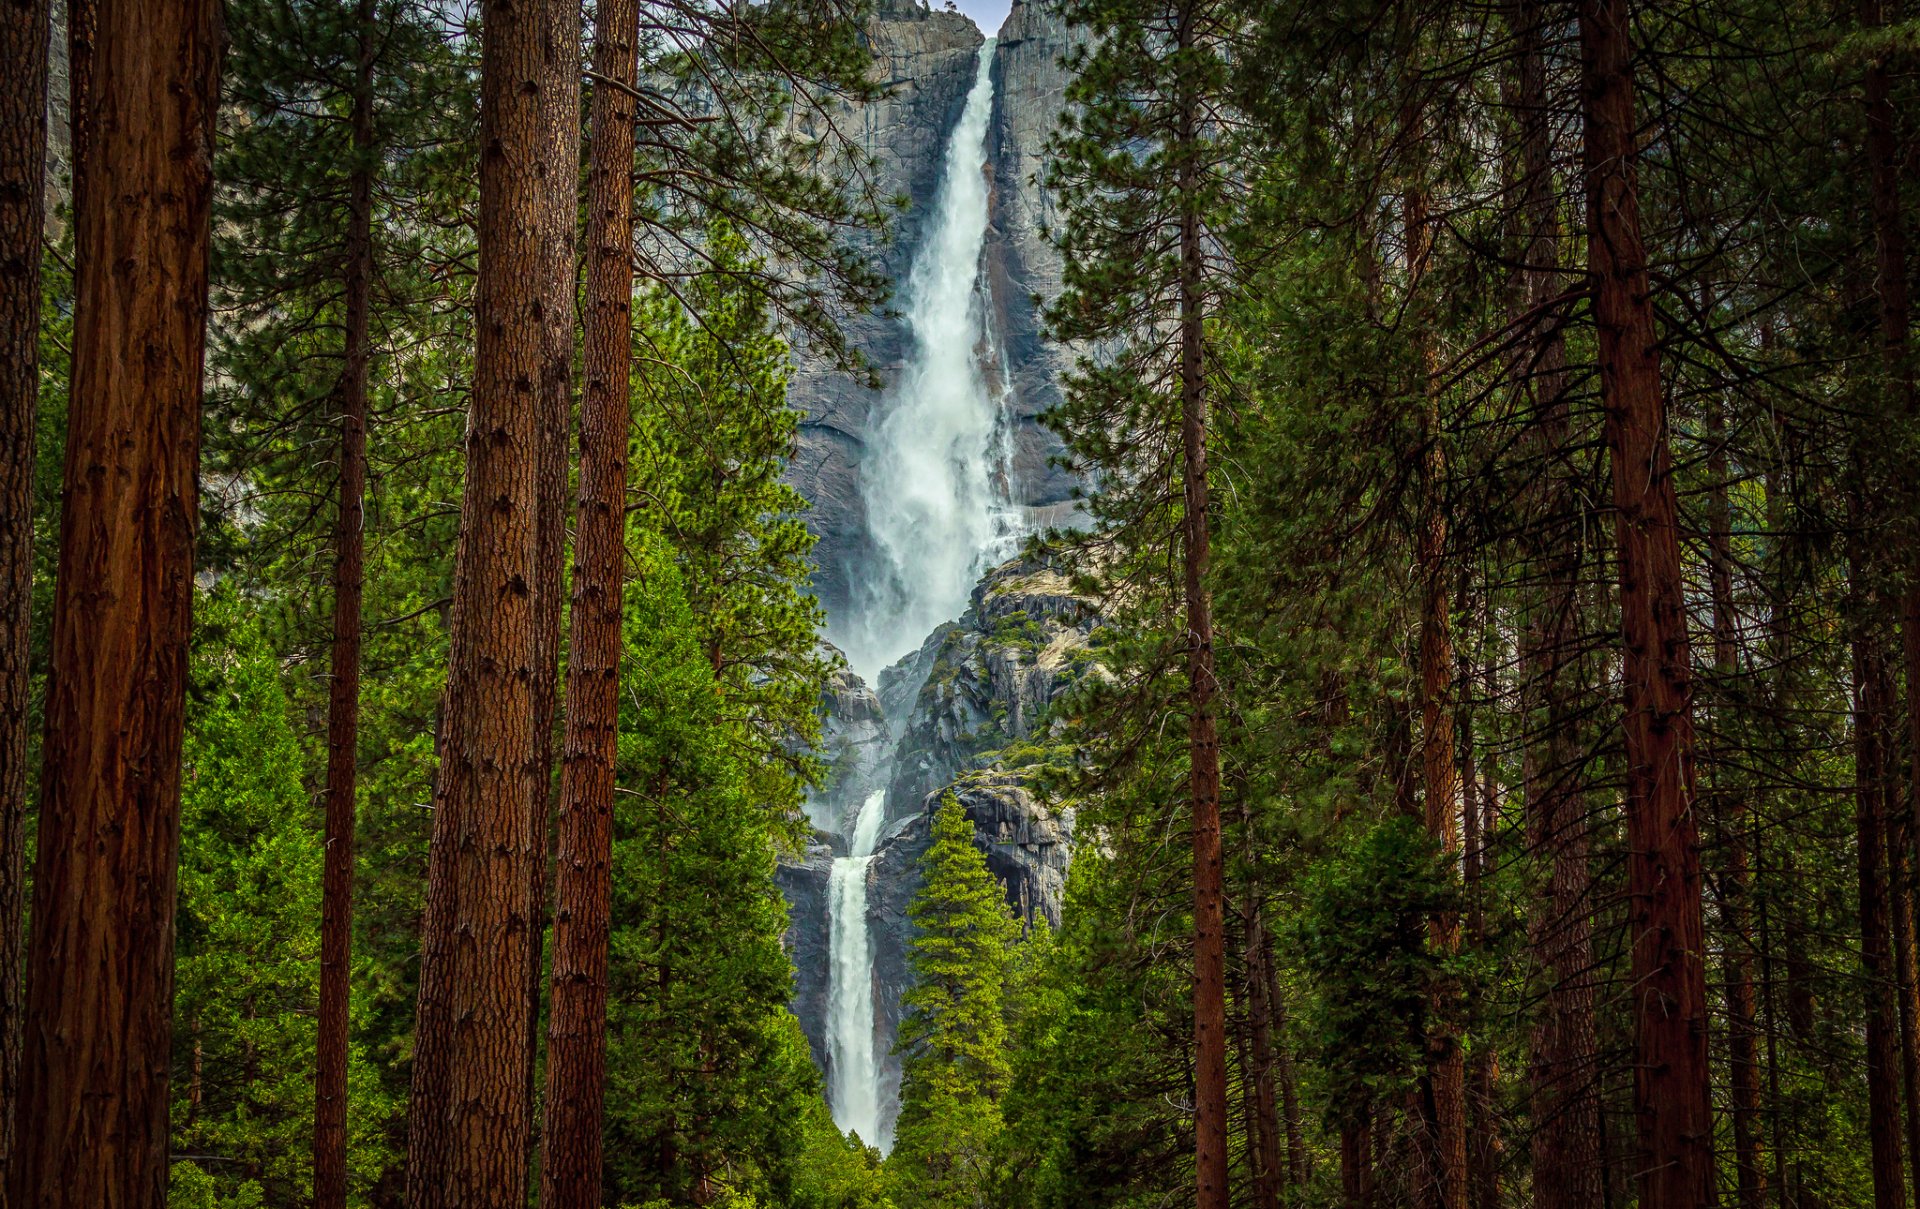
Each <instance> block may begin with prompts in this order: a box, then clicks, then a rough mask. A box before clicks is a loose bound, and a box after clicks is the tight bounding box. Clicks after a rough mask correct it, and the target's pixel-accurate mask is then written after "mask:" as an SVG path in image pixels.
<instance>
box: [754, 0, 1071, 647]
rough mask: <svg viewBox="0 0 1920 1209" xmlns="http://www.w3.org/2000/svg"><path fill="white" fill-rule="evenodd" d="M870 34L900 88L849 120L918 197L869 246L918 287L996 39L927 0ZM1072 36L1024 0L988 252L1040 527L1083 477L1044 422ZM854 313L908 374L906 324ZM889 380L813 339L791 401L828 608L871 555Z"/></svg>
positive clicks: (878, 23) (1022, 476) (1017, 7)
mask: <svg viewBox="0 0 1920 1209" xmlns="http://www.w3.org/2000/svg"><path fill="white" fill-rule="evenodd" d="M867 37H868V41H869V43H870V44H871V46H872V47H873V50H874V52H875V54H876V56H877V62H876V64H875V68H874V71H875V78H876V79H877V80H879V81H881V82H882V83H884V84H886V85H887V93H886V95H885V96H884V97H882V98H881V99H879V100H877V101H873V102H870V103H867V104H863V105H857V106H850V107H849V111H848V112H847V113H845V114H843V115H842V116H841V118H840V127H841V130H842V131H843V132H844V133H845V134H846V135H847V136H848V137H850V138H852V139H853V140H854V141H855V142H856V143H858V145H859V146H860V147H861V149H862V150H864V151H865V152H866V153H867V154H868V155H870V156H871V157H872V158H873V160H874V164H875V169H874V181H875V185H876V188H877V189H878V191H879V192H880V193H881V194H882V195H884V196H898V197H903V198H905V199H906V208H905V209H904V210H903V211H902V212H901V213H899V214H898V215H897V217H896V219H895V221H894V222H893V223H892V224H891V228H892V229H891V232H890V235H891V239H890V240H888V241H886V242H884V243H883V242H881V241H879V240H874V241H872V242H871V243H870V245H869V251H870V252H871V254H872V255H873V256H874V257H875V258H876V260H877V262H878V263H879V264H880V266H881V267H882V268H883V269H884V271H885V272H886V273H887V274H888V276H889V277H890V278H891V279H892V280H894V281H896V282H904V281H905V280H906V277H907V273H908V270H909V268H910V266H911V264H912V260H913V256H914V253H915V251H916V250H917V249H918V248H919V246H920V240H921V236H922V235H923V233H924V228H925V225H926V223H927V220H928V219H929V217H930V216H931V213H932V209H933V204H934V200H935V195H936V193H937V191H938V189H939V184H940V174H941V168H942V161H943V156H944V153H945V150H946V146H947V140H948V137H949V135H950V134H951V133H952V131H953V128H954V126H955V124H956V123H957V122H958V121H959V118H960V112H961V109H962V108H963V107H964V105H965V102H966V95H967V90H968V88H969V86H970V85H971V83H972V81H973V76H974V71H975V67H976V65H977V62H978V56H979V53H980V48H981V45H982V44H983V42H984V41H985V38H984V36H983V35H982V34H981V32H980V31H979V29H977V28H976V27H975V26H974V24H973V22H972V21H970V20H968V19H967V18H966V17H964V16H962V15H961V14H959V13H954V12H941V11H934V10H931V9H929V8H927V7H926V6H924V5H922V4H920V3H917V2H916V0H883V3H882V5H881V7H880V10H879V11H878V12H877V13H876V14H875V15H874V17H873V18H872V20H871V22H870V25H869V30H868V35H867ZM1067 46H1068V38H1067V34H1066V31H1065V28H1064V26H1063V25H1061V23H1060V22H1059V21H1058V19H1057V18H1055V17H1053V16H1050V15H1048V14H1046V13H1045V12H1043V10H1042V9H1041V7H1040V6H1039V5H1037V4H1031V3H1027V2H1026V0H1019V2H1016V3H1015V4H1014V5H1013V9H1012V12H1011V13H1010V14H1009V16H1008V18H1007V22H1006V25H1005V26H1004V27H1002V30H1001V34H1000V38H999V39H998V44H997V45H996V47H995V51H994V65H993V80H994V108H993V114H992V119H991V124H990V126H989V129H988V135H987V137H988V149H989V157H988V164H987V171H988V173H989V177H990V180H989V206H990V215H991V217H990V222H989V226H988V230H987V238H986V249H985V252H984V254H983V257H982V260H983V265H984V268H985V272H986V286H987V294H988V305H987V310H988V312H989V326H990V327H991V329H992V333H993V339H994V340H995V343H996V347H993V348H988V349H982V350H980V352H981V353H982V357H981V360H982V362H983V364H984V366H985V368H986V369H987V371H988V375H989V377H990V378H991V379H992V383H991V385H993V387H994V388H995V389H1001V388H1004V389H1006V390H1007V392H1008V394H1009V396H1010V397H1009V399H1008V403H1007V406H1008V410H1009V412H1010V413H1011V414H1010V419H1011V420H1012V432H1013V446H1014V448H1013V457H1012V459H1011V478H1012V482H1010V483H1009V484H1008V487H1009V493H1010V495H1011V496H1012V498H1013V500H1014V501H1015V502H1016V503H1017V504H1019V505H1021V506H1022V507H1023V508H1024V509H1025V510H1026V511H1027V513H1028V515H1029V518H1030V520H1031V522H1032V523H1033V524H1036V525H1040V524H1048V523H1053V522H1054V521H1058V520H1062V519H1064V518H1065V517H1066V516H1067V514H1068V513H1069V511H1070V510H1071V507H1072V505H1071V503H1070V500H1069V493H1070V490H1071V487H1072V481H1071V479H1070V478H1069V477H1068V476H1067V475H1066V474H1065V472H1063V471H1061V470H1059V469H1057V468H1055V467H1052V466H1050V465H1049V464H1048V459H1049V458H1050V457H1052V456H1053V455H1054V454H1056V453H1058V452H1059V443H1058V441H1057V440H1056V439H1055V438H1054V437H1053V435H1052V434H1051V433H1049V432H1047V431H1046V430H1045V429H1044V428H1042V427H1041V425H1040V424H1039V422H1038V419H1037V417H1038V416H1039V415H1040V414H1041V413H1042V412H1044V411H1046V410H1047V409H1048V408H1049V407H1051V406H1053V404H1054V403H1056V402H1057V401H1058V399H1059V387H1058V380H1059V376H1060V372H1061V371H1062V370H1063V369H1064V368H1066V365H1067V362H1068V356H1067V354H1066V353H1065V352H1064V351H1063V350H1061V349H1059V348H1057V347H1056V346H1053V345H1050V344H1049V343H1048V342H1047V341H1046V340H1045V339H1044V337H1043V335H1042V324H1041V317H1040V309H1039V305H1038V304H1036V302H1035V295H1038V296H1039V297H1040V298H1042V299H1047V298H1051V297H1053V296H1054V295H1055V294H1057V293H1058V291H1059V286H1060V259H1059V256H1058V254H1057V253H1056V252H1055V251H1054V249H1053V248H1052V247H1051V246H1050V245H1049V243H1048V242H1047V238H1046V235H1045V228H1046V226H1047V224H1048V222H1049V221H1051V218H1052V212H1051V209H1050V207H1049V206H1048V204H1047V201H1046V197H1045V194H1044V191H1043V190H1042V189H1041V187H1040V183H1039V181H1038V180H1037V179H1036V176H1037V173H1038V172H1039V171H1040V170H1041V168H1042V167H1043V165H1044V163H1045V159H1046V144H1047V139H1048V137H1049V136H1050V134H1051V132H1052V130H1053V128H1054V125H1055V123H1056V121H1057V120H1058V117H1059V113H1060V108H1061V104H1062V90H1063V88H1064V83H1065V74H1064V72H1062V71H1061V69H1060V68H1059V67H1058V65H1057V64H1056V62H1055V61H1056V60H1057V59H1058V57H1059V56H1060V55H1061V54H1062V53H1063V52H1064V51H1065V50H1066V48H1067ZM843 324H844V327H845V329H846V332H847V335H848V337H849V339H850V340H851V341H852V343H854V344H855V345H856V346H857V347H859V348H861V349H862V350H864V352H865V353H866V355H867V357H868V358H869V360H870V361H871V362H872V363H873V365H874V366H875V368H876V369H877V370H878V371H879V373H880V375H881V378H882V380H883V382H884V383H892V382H894V381H896V380H897V379H898V377H899V373H900V370H901V368H902V366H903V364H904V363H905V360H906V357H907V355H908V352H909V348H908V331H907V328H906V325H905V323H904V321H903V320H902V319H901V318H900V317H899V316H898V315H894V314H886V313H880V314H864V315H852V316H846V317H844V318H843ZM886 389H887V387H886V386H885V385H883V386H882V388H881V390H880V391H878V392H876V391H872V390H869V389H867V388H866V387H865V386H863V385H862V384H860V383H859V382H857V381H855V380H854V379H853V378H851V377H849V376H848V375H846V374H842V373H837V372H834V371H833V370H831V369H830V368H829V367H828V366H827V365H826V364H825V363H824V362H823V361H822V360H820V359H818V358H815V357H813V356H810V355H809V354H808V353H807V351H806V350H805V349H801V350H798V355H797V356H796V365H795V370H794V375H793V381H792V388H791V398H792V401H793V404H794V406H796V407H798V408H800V409H801V410H802V411H803V412H804V413H805V416H804V419H803V420H802V423H801V429H800V440H799V451H798V454H797V456H796V457H795V458H794V459H793V462H792V464H791V467H790V470H789V474H788V479H789V481H790V482H792V483H793V485H794V486H795V487H797V488H798V489H799V490H800V492H801V494H803V495H805V496H806V497H807V499H808V500H809V501H811V502H812V504H813V510H812V512H811V514H810V516H809V518H808V519H809V523H810V524H811V525H812V527H813V529H814V532H815V533H816V535H817V536H818V537H819V539H820V544H819V546H818V547H817V549H816V559H817V561H818V563H819V565H820V569H819V572H818V573H817V574H816V576H815V580H814V588H815V591H816V593H817V594H818V595H819V597H820V600H821V603H822V604H824V605H825V606H826V608H827V612H828V614H829V616H837V615H840V614H842V613H843V612H844V610H846V609H847V608H848V607H849V606H850V605H851V604H852V603H853V600H852V596H853V593H852V584H853V582H854V581H855V579H856V577H857V576H858V575H859V574H860V569H861V567H862V566H863V565H864V564H865V562H866V560H867V558H868V555H869V548H868V538H867V536H866V534H867V526H866V506H865V503H864V502H863V500H862V498H861V490H860V466H861V462H862V459H863V457H864V456H865V454H866V452H867V437H868V433H869V431H870V429H871V426H872V423H873V421H874V417H875V409H876V407H877V406H878V405H880V404H882V403H883V402H884V400H885V398H886V395H885V391H886Z"/></svg>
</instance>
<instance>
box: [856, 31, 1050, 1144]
mask: <svg viewBox="0 0 1920 1209" xmlns="http://www.w3.org/2000/svg"><path fill="white" fill-rule="evenodd" d="M993 46H994V43H993V40H992V39H991V38H989V39H988V40H987V41H986V44H985V45H983V46H982V47H981V48H980V57H979V62H978V64H977V66H976V68H975V71H974V79H973V86H972V88H971V89H970V90H969V91H968V93H967V99H966V104H965V107H964V108H963V109H962V111H961V114H960V121H959V124H958V125H957V126H955V127H954V131H953V136H952V138H951V139H950V140H949V141H948V143H947V150H946V158H945V162H944V164H943V167H942V176H941V181H940V186H939V192H938V194H937V200H936V203H935V206H934V210H933V213H932V216H931V219H930V222H929V225H928V228H927V231H926V236H925V239H924V241H923V242H922V243H921V245H920V248H919V250H918V252H917V253H916V254H915V256H914V259H913V267H912V270H911V271H910V273H909V275H908V278H907V288H906V291H905V299H906V316H907V324H908V327H909V328H910V330H911V332H912V351H911V353H910V355H909V359H908V362H907V364H906V367H905V368H904V370H903V372H902V375H901V379H900V385H899V389H898V391H897V392H895V393H894V394H892V395H891V396H889V399H888V406H889V410H888V411H887V413H886V415H885V416H884V417H883V418H882V419H881V420H880V421H879V423H878V424H877V425H876V426H875V428H874V435H873V437H872V439H871V441H870V442H869V447H868V453H867V456H866V458H865V459H864V460H863V462H862V465H861V494H862V496H863V497H864V500H865V503H866V510H867V527H868V531H869V533H870V535H871V537H872V539H873V541H872V548H873V551H874V559H873V563H872V565H870V566H868V567H866V568H865V569H864V572H865V573H864V575H863V576H862V577H861V579H860V581H859V588H858V589H857V590H856V592H855V599H854V602H853V603H854V612H853V617H852V619H851V624H848V625H845V626H842V627H840V629H841V630H842V633H840V634H839V635H838V639H839V641H840V643H841V645H842V647H843V649H844V650H845V651H846V653H847V660H848V662H849V663H850V664H851V665H852V667H853V669H854V670H855V671H856V672H858V673H859V674H860V675H861V677H862V678H863V679H865V680H866V681H867V682H868V683H870V684H871V683H877V681H878V674H879V672H880V670H881V669H882V668H883V667H885V666H887V665H888V664H891V663H893V662H894V661H896V660H898V659H899V658H900V657H901V656H903V655H906V654H908V653H909V652H911V651H913V650H914V649H915V648H917V647H918V646H919V645H920V643H921V642H922V641H923V640H924V639H925V638H926V636H927V635H928V634H929V633H930V632H931V631H932V630H933V629H934V627H936V626H938V625H940V624H941V623H942V622H946V621H950V620H953V619H955V618H958V617H959V616H960V614H961V613H962V612H964V611H965V609H966V606H967V597H968V595H969V593H971V591H972V589H973V585H974V583H975V582H976V581H977V580H978V579H979V578H980V575H981V573H982V572H983V571H984V570H985V569H986V568H988V567H990V566H993V565H995V564H997V563H999V562H1001V561H1003V560H1004V559H1006V558H1007V557H1009V556H1010V555H1011V554H1012V553H1013V546H1014V543H1015V542H1016V541H1017V540H1018V537H1019V524H1018V519H1017V516H1016V514H1015V511H1014V509H1013V508H1012V506H1011V504H1010V502H1009V498H1008V488H1007V483H1008V477H1009V476H1008V474H1007V465H1006V462H1007V459H1008V456H1009V454H1008V449H1009V446H1010V442H1009V440H1008V439H1007V431H1006V423H1005V418H1004V413H1005V407H1004V403H1005V399H1004V398H1001V397H996V395H995V393H994V392H993V391H991V390H990V389H989V387H988V382H987V375H986V374H984V373H982V371H981V363H982V361H983V360H987V359H992V358H993V357H995V356H996V347H997V346H996V344H995V342H994V340H993V339H992V336H991V332H990V331H989V325H988V324H987V322H986V314H987V309H986V306H985V299H984V297H983V294H984V291H983V287H982V283H981V280H980V253H981V249H982V247H983V245H984V243H985V240H986V233H987V201H988V197H987V181H986V160H987V123H988V119H989V118H990V117H991V115H992V112H993ZM897 733H898V732H897V731H896V734H897ZM888 762H889V763H890V760H889V761H888ZM888 779H889V778H888V775H887V770H886V769H885V768H882V769H879V770H877V776H876V778H875V779H874V780H873V781H871V782H868V783H869V784H875V783H877V784H882V785H884V784H885V783H886V781H887V780H888ZM886 816H887V803H886V791H885V790H884V789H881V790H876V791H875V792H873V793H871V794H869V795H868V796H867V797H866V798H865V799H864V800H862V801H861V803H860V805H859V808H858V809H857V810H854V811H852V812H850V815H849V817H847V818H844V819H842V820H841V828H840V834H841V836H842V837H843V838H844V839H845V840H846V842H847V855H846V856H843V857H839V858H837V859H836V860H835V861H834V862H833V866H832V869H831V871H830V873H829V875H828V882H827V914H828V942H827V944H828V965H829V969H828V990H827V1027H826V1030H825V1031H826V1035H827V1056H828V1065H829V1068H830V1086H829V1097H828V1098H829V1101H830V1104H831V1106H832V1109H833V1119H834V1123H835V1124H837V1125H838V1126H839V1127H840V1128H841V1129H843V1130H847V1131H850V1132H853V1133H857V1134H859V1135H860V1138H861V1140H862V1141H865V1142H867V1143H868V1144H870V1145H873V1146H877V1147H879V1148H880V1149H881V1150H882V1151H883V1152H884V1151H886V1150H888V1149H890V1148H891V1145H892V1141H893V1139H892V1136H891V1135H892V1113H891V1112H890V1111H889V1109H890V1107H891V1105H890V1104H889V1103H888V1102H887V1101H888V1097H887V1095H886V1093H885V1092H883V1090H882V1071H881V1058H882V1057H883V1056H884V1055H885V1053H886V1046H885V1044H884V1042H883V1041H882V1039H880V1038H878V1037H876V1035H875V1034H876V1028H875V1015H874V966H873V944H872V938H871V937H870V936H869V934H868V927H867V924H868V921H867V881H868V878H869V876H870V875H871V873H872V868H873V863H874V859H875V858H874V855H873V854H874V849H875V848H876V846H877V845H878V843H879V839H880V831H881V828H882V826H883V825H884V824H885V822H886Z"/></svg>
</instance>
